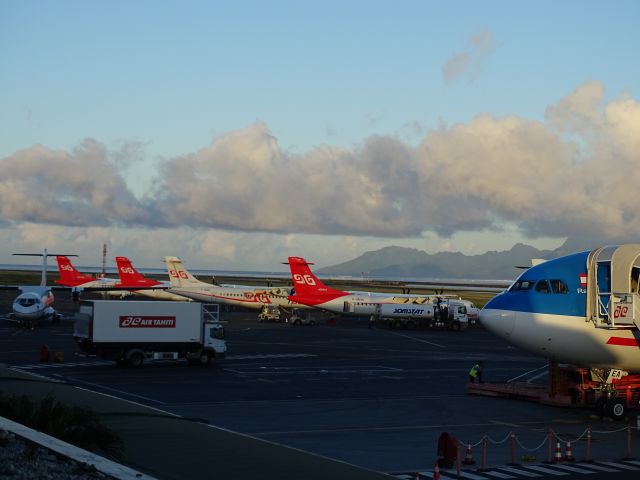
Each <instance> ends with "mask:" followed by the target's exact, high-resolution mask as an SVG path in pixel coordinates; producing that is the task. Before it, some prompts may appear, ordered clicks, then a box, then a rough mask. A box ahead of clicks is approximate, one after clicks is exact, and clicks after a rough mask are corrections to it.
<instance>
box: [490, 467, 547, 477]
mask: <svg viewBox="0 0 640 480" xmlns="http://www.w3.org/2000/svg"><path fill="white" fill-rule="evenodd" d="M499 468H500V470H504V471H506V472H510V473H515V474H516V475H524V476H525V477H541V476H542V475H539V474H537V473H533V472H529V471H527V470H520V469H519V468H514V467H499Z"/></svg>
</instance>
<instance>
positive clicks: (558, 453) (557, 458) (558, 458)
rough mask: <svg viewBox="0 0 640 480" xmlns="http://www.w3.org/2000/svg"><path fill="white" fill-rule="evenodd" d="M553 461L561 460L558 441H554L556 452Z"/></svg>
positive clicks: (558, 461)
mask: <svg viewBox="0 0 640 480" xmlns="http://www.w3.org/2000/svg"><path fill="white" fill-rule="evenodd" d="M553 461H554V462H555V463H560V462H562V452H561V451H560V442H558V443H556V454H555V455H554V457H553Z"/></svg>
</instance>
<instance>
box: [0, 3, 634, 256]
mask: <svg viewBox="0 0 640 480" xmlns="http://www.w3.org/2000/svg"><path fill="white" fill-rule="evenodd" d="M639 21H640V4H639V3H638V2H634V1H627V2H625V1H618V2H613V3H609V2H607V3H605V2H593V1H591V2H589V1H587V2H585V1H580V2H578V1H565V2H527V3H525V2H510V1H509V2H508V1H494V2H472V1H464V2H425V1H421V2H418V1H413V2H412V1H406V2H364V1H362V2H361V1H352V2H322V3H318V2H284V1H281V2H187V3H185V2H151V1H136V2H124V1H111V2H81V1H59V2H45V1H20V2H18V1H7V2H3V3H2V4H0V53H1V55H0V65H1V72H0V73H1V75H0V91H1V92H2V95H1V96H0V98H1V99H2V101H1V108H0V140H1V141H0V162H3V163H4V164H5V168H8V167H6V165H8V164H15V162H17V161H18V157H16V152H19V151H24V150H28V149H32V148H33V147H34V146H35V145H38V144H40V145H43V146H44V147H46V148H47V149H49V150H51V151H62V152H67V153H68V154H69V155H73V152H74V149H77V148H78V146H79V145H81V144H82V142H83V141H84V140H85V139H92V140H93V141H95V142H98V143H99V144H100V145H102V146H103V147H104V148H105V149H106V150H107V152H108V153H107V154H106V156H107V157H108V158H107V161H109V162H111V164H112V166H113V168H114V174H115V175H116V176H120V177H121V178H122V179H123V180H124V182H125V183H126V185H127V187H128V189H129V190H130V191H131V192H132V193H133V194H134V195H135V196H137V197H138V198H141V197H143V196H144V195H145V194H146V193H147V190H148V188H149V187H151V186H154V185H155V186H156V187H157V185H158V184H160V185H162V186H163V188H164V183H163V182H164V181H165V180H166V179H161V180H158V177H159V176H162V173H160V170H161V168H160V166H159V165H161V164H163V162H165V164H166V162H169V163H170V162H172V161H174V160H176V159H178V158H185V157H189V156H190V155H196V156H197V155H198V152H202V151H203V150H206V149H207V148H209V147H210V146H211V145H212V143H214V142H215V141H216V140H220V139H225V138H227V136H229V135H233V134H234V132H243V131H245V130H246V129H251V128H252V126H255V125H261V126H262V127H263V128H264V130H265V131H266V132H268V135H269V136H271V137H273V138H274V139H276V141H277V145H278V152H279V153H278V154H279V155H284V156H293V157H301V158H307V157H315V156H316V154H315V153H314V152H317V149H319V148H322V147H323V146H328V147H331V148H332V149H336V150H348V151H350V152H355V153H354V156H355V157H357V158H360V156H361V155H360V154H361V153H362V149H363V148H364V147H365V146H366V145H367V142H368V141H369V140H370V139H371V138H374V137H384V138H387V139H393V140H394V141H397V142H400V143H401V144H402V145H403V146H406V147H407V148H409V149H412V148H418V147H419V145H421V144H425V143H429V135H430V132H438V131H440V132H442V131H443V130H444V131H447V132H450V133H451V132H452V129H454V128H455V126H456V125H464V126H470V125H471V124H472V122H473V119H474V118H477V117H478V116H481V115H484V114H488V115H490V116H491V117H493V118H496V119H504V118H505V117H509V116H515V117H517V118H520V119H526V120H527V121H528V122H539V123H541V124H543V125H544V126H545V127H547V126H548V121H549V119H548V118H547V110H548V107H549V106H550V105H555V104H557V103H558V102H560V101H561V100H562V99H564V98H567V97H568V96H570V95H571V94H572V92H575V91H576V90H577V89H579V88H580V87H581V86H582V85H585V84H587V83H588V82H598V84H600V85H601V86H602V96H601V97H599V101H598V102H597V103H598V105H600V107H599V112H600V113H602V111H603V110H606V105H609V104H611V102H615V101H616V100H617V99H619V98H620V97H621V96H629V97H630V98H631V99H636V98H638V95H639V92H640V85H639V80H638V79H639V78H640V62H639V61H638V60H637V59H638V52H637V50H638V46H639V45H640V34H639V33H638V27H637V26H638V24H639ZM456 58H457V59H458V60H460V61H461V62H462V63H460V64H458V65H459V69H458V70H457V71H455V72H454V73H453V74H451V75H449V76H447V75H445V74H444V69H445V67H446V65H447V64H449V62H451V61H452V60H454V59H456ZM581 98H582V97H581ZM634 102H635V100H634ZM633 106H634V107H635V103H634V105H633ZM572 114H575V111H573V110H572ZM574 116H575V115H574ZM605 123H606V122H605ZM609 123H610V122H609ZM598 125H599V126H600V127H601V128H603V129H605V130H607V129H606V128H605V127H602V125H603V122H599V123H598ZM633 125H635V124H633ZM549 128H551V127H549ZM557 130H558V128H557V126H556V129H555V130H553V132H552V133H553V134H554V136H555V138H565V137H567V135H568V136H569V137H575V136H576V135H578V136H580V135H581V134H584V131H579V132H575V131H573V132H564V131H557ZM560 130H561V129H560ZM607 131H609V130H607ZM614 137H615V139H616V141H617V139H618V138H619V137H618V136H615V135H614ZM261 138H265V136H262V137H261ZM425 139H427V140H425ZM243 142H245V143H246V139H245V140H243ZM578 143H579V144H589V143H590V139H585V138H581V139H580V140H579V141H578ZM429 148H431V146H430V147H429ZM45 157H46V156H45ZM242 158H244V157H240V160H239V161H242ZM247 158H248V157H247ZM332 158H333V157H332ZM637 159H638V157H637V156H633V155H632V158H631V159H630V161H635V160H637ZM211 161H213V160H211ZM343 161H349V160H343ZM600 161H601V162H603V161H604V160H600ZM41 162H42V168H46V163H47V161H46V159H44V158H42V160H41ZM247 162H248V164H247V169H248V175H251V174H252V173H250V172H251V171H252V170H251V168H252V166H253V167H255V165H254V164H251V162H250V159H247ZM175 164H176V162H174V166H175ZM198 165H200V164H198ZM363 165H364V168H367V165H369V163H368V162H367V161H365V162H364V163H363ZM0 168H2V163H0ZM34 168H36V167H35V166H34ZM194 168H197V166H196V167H194ZM212 168H213V169H214V170H215V166H212ZM0 171H1V170H0ZM165 176H166V172H165ZM233 178H235V177H233ZM227 181H230V179H227ZM223 184H224V182H223ZM45 185H46V183H45ZM44 188H47V187H46V186H45V187H44ZM247 188H248V189H252V188H253V187H252V186H247ZM380 188H381V189H382V190H384V189H385V188H386V187H385V186H384V185H381V186H380ZM1 191H2V189H1V188H0V192H1ZM239 191H240V192H242V191H244V189H243V188H240V189H239ZM62 196H64V195H62ZM53 197H55V198H57V199H58V200H60V195H58V194H54V195H53ZM81 200H83V201H86V199H81ZM482 200H483V201H486V202H487V208H493V204H492V200H491V198H485V199H482ZM476 203H477V202H476ZM286 205H287V203H286V202H285V201H284V200H283V201H282V202H275V200H274V206H276V207H277V208H286ZM283 206H284V207H283ZM211 208H215V207H213V206H212V207H211ZM230 208H231V207H230ZM231 210H233V208H231ZM334 213H335V212H334ZM335 214H336V215H338V213H335ZM399 214H400V215H418V216H420V221H421V222H426V225H425V227H424V228H423V229H422V233H416V229H408V230H406V233H407V234H406V235H401V236H396V237H394V236H393V235H389V232H388V231H381V232H377V230H376V229H375V228H373V227H372V226H370V225H367V226H365V227H363V228H362V229H360V230H357V231H349V229H348V228H345V229H344V232H343V233H341V230H340V228H337V227H336V228H329V229H325V228H321V227H320V226H318V225H311V222H310V223H309V224H305V225H297V224H295V222H294V223H293V224H292V223H291V222H290V223H289V224H286V222H284V223H279V222H278V221H277V220H276V221H275V222H274V223H276V224H278V225H280V227H278V228H274V229H270V228H268V227H266V228H265V226H264V225H256V224H254V223H255V222H254V223H251V224H247V225H245V224H240V223H238V222H235V221H231V222H227V221H222V220H220V219H216V220H215V221H210V222H203V223H202V224H199V222H198V221H191V222H187V223H186V224H185V225H182V226H181V227H180V228H195V229H196V231H197V232H199V233H200V234H204V230H203V229H211V228H213V229H214V230H218V231H220V232H223V233H224V235H227V234H228V233H229V232H231V233H232V234H233V235H242V239H240V238H239V237H234V241H240V240H242V241H244V240H247V238H249V236H250V235H252V234H256V235H257V236H256V237H255V238H258V236H259V235H263V234H268V235H274V238H273V242H274V243H277V244H278V245H279V248H280V247H282V246H283V245H286V244H287V241H291V237H290V236H291V235H298V236H299V237H298V241H299V242H300V245H299V246H300V247H301V248H304V249H305V250H308V253H306V254H307V255H308V256H311V257H313V256H315V255H314V249H316V251H318V252H322V254H323V255H324V257H323V260H325V263H331V262H334V261H342V260H346V259H348V257H349V255H352V254H359V253H361V252H360V251H359V250H362V251H364V249H367V248H376V247H378V246H381V245H384V244H391V243H403V244H406V245H414V246H416V248H423V249H427V250H431V251H437V250H439V249H451V248H453V249H460V250H463V251H467V252H468V253H480V252H481V251H484V250H488V249H493V248H492V246H493V245H495V248H497V249H500V248H508V244H509V243H513V241H514V240H517V239H523V240H526V241H528V243H536V242H538V243H539V244H540V245H545V246H546V245H553V244H559V243H560V242H561V241H562V239H563V238H564V237H566V236H568V235H569V234H572V233H575V232H576V231H579V228H578V229H569V230H568V231H567V232H566V234H563V232H562V231H561V229H559V228H557V226H556V227H554V228H546V227H542V226H540V225H541V224H542V223H545V221H542V222H538V224H537V225H534V224H533V223H534V222H536V219H537V220H539V218H540V216H539V215H534V216H533V218H531V219H529V222H530V223H528V224H527V225H522V224H520V223H519V219H518V218H519V217H518V215H516V214H515V213H514V212H506V213H505V212H504V211H496V212H495V214H494V215H493V217H495V218H494V221H493V223H492V224H491V225H489V224H487V225H486V226H485V227H477V226H476V227H473V228H465V227H459V226H455V225H452V226H450V227H447V228H440V227H439V226H436V227H433V225H432V223H431V222H434V221H435V220H434V219H433V217H432V216H430V214H425V213H424V212H412V211H408V212H407V211H403V210H402V209H400V211H399ZM2 215H3V217H4V220H6V222H5V223H4V230H5V233H7V235H9V234H10V235H12V236H16V235H18V236H22V240H21V242H22V243H24V242H25V241H26V240H25V238H32V237H31V236H30V235H28V234H26V233H25V232H24V231H23V230H20V231H19V232H16V229H25V228H27V227H28V228H36V227H41V228H44V227H45V226H49V227H53V226H62V227H69V225H65V222H52V221H50V220H42V219H41V218H40V217H39V216H38V215H33V214H30V215H18V214H15V215H14V214H13V213H12V212H11V211H8V210H7V209H5V211H4V212H2ZM194 217H195V216H194ZM136 218H138V217H136ZM323 218H327V217H326V215H324V214H323V215H319V216H318V217H317V218H316V219H315V220H316V221H317V222H322V219H323ZM495 219H497V221H495ZM1 220H3V218H2V217H0V228H3V227H2V226H3V222H2V221H1ZM90 223H91V222H85V224H83V225H84V226H85V227H86V228H94V227H98V226H99V227H100V228H107V229H109V228H111V230H109V235H107V236H108V238H109V239H110V241H112V242H114V243H116V244H117V245H119V246H121V247H123V248H124V247H125V246H127V245H129V244H128V243H127V242H126V241H125V240H122V239H121V240H116V239H115V237H118V238H121V237H122V236H123V235H126V231H127V229H131V230H130V232H132V233H131V234H133V232H135V234H136V235H138V234H139V233H138V231H137V230H135V229H136V228H142V230H143V231H146V230H145V229H148V228H171V226H169V227H167V225H156V224H153V225H150V222H148V221H140V220H136V221H135V222H133V223H132V220H131V219H130V218H127V219H126V221H122V219H116V220H111V221H108V222H103V223H101V224H100V225H91V224H90ZM349 223H350V222H349V221H345V222H344V224H349ZM27 224H28V225H27ZM83 225H73V227H74V228H79V227H82V226H83ZM172 225H175V222H174V223H173V224H172ZM496 225H498V227H499V228H498V227H496ZM500 229H502V230H500ZM505 229H506V232H512V233H508V234H507V233H505ZM514 229H515V233H513V231H514ZM418 230H419V229H418ZM499 230H500V231H499ZM498 231H499V232H498ZM496 232H498V233H496ZM534 232H535V235H533V233H534ZM75 233H76V234H77V233H78V232H77V231H75ZM210 233H211V232H209V233H208V234H210ZM622 233H624V232H622ZM47 235H51V238H50V239H49V238H46V239H47V240H48V242H47V243H49V242H51V243H55V242H56V238H55V234H54V233H53V231H51V232H50V234H45V237H47ZM221 235H222V233H221ZM224 235H223V236H224ZM80 236H82V235H80ZM89 236H90V235H89ZM336 236H339V237H340V236H346V237H349V243H350V244H354V247H353V250H345V248H344V246H339V247H335V249H334V250H333V252H329V251H326V252H325V251H323V248H322V247H321V246H320V245H321V244H322V243H323V242H324V243H325V244H336V243H337V244H340V242H339V241H338V240H337V239H336V238H335V237H336ZM189 237H190V238H191V237H192V234H189ZM329 237H331V238H329ZM286 238H289V240H286ZM352 238H355V240H352ZM390 238H392V239H391V240H390ZM300 239H304V240H300ZM394 240H395V241H394ZM247 241H250V240H247ZM203 242H204V240H203ZM260 242H261V243H263V240H261V241H260ZM294 243H295V242H294ZM340 245H342V244H340ZM176 247H179V246H178V245H177V246H176ZM78 248H85V247H84V246H83V247H81V246H79V247H78ZM86 248H88V245H87V246H86ZM97 250H98V248H97V247H96V251H97ZM188 251H189V252H190V253H191V254H192V257H193V259H194V261H197V262H201V261H202V262H204V260H203V258H204V255H206V253H207V251H205V250H203V249H202V248H198V247H196V246H193V247H190V249H188ZM0 253H2V252H0ZM134 253H139V254H141V255H142V254H143V252H135V251H134V252H133V253H132V255H133V254H134ZM172 254H173V253H172ZM178 254H179V253H178ZM292 254H296V255H304V254H305V253H304V252H300V251H297V252H292ZM344 257H347V258H344ZM241 258H242V259H247V258H248V257H247V256H246V255H240V254H239V253H238V252H237V251H236V252H235V253H234V254H233V255H231V254H229V256H228V257H225V258H224V259H221V261H222V262H223V263H225V265H224V266H225V267H244V266H247V267H248V266H250V265H248V264H246V263H247V262H248V261H247V260H244V261H241ZM252 260H255V261H257V259H252ZM265 261H266V260H265ZM143 263H144V261H143ZM150 266H152V265H150Z"/></svg>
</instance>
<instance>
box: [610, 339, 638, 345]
mask: <svg viewBox="0 0 640 480" xmlns="http://www.w3.org/2000/svg"><path fill="white" fill-rule="evenodd" d="M607 345H619V346H621V347H640V341H638V339H637V338H625V337H609V340H607Z"/></svg>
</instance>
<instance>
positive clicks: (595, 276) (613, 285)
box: [586, 243, 640, 329]
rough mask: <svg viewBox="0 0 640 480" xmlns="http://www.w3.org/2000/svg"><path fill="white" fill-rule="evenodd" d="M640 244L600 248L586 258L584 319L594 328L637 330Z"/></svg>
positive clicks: (639, 314) (639, 311) (639, 307)
mask: <svg viewBox="0 0 640 480" xmlns="http://www.w3.org/2000/svg"><path fill="white" fill-rule="evenodd" d="M639 277H640V244H637V243H631V244H625V245H619V246H608V247H600V248H597V249H595V250H593V251H592V252H591V253H590V254H589V256H588V258H587V316H586V321H591V322H593V323H594V325H595V326H596V327H599V328H606V329H628V328H630V327H635V328H637V329H640V295H639V291H638V279H639Z"/></svg>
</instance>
